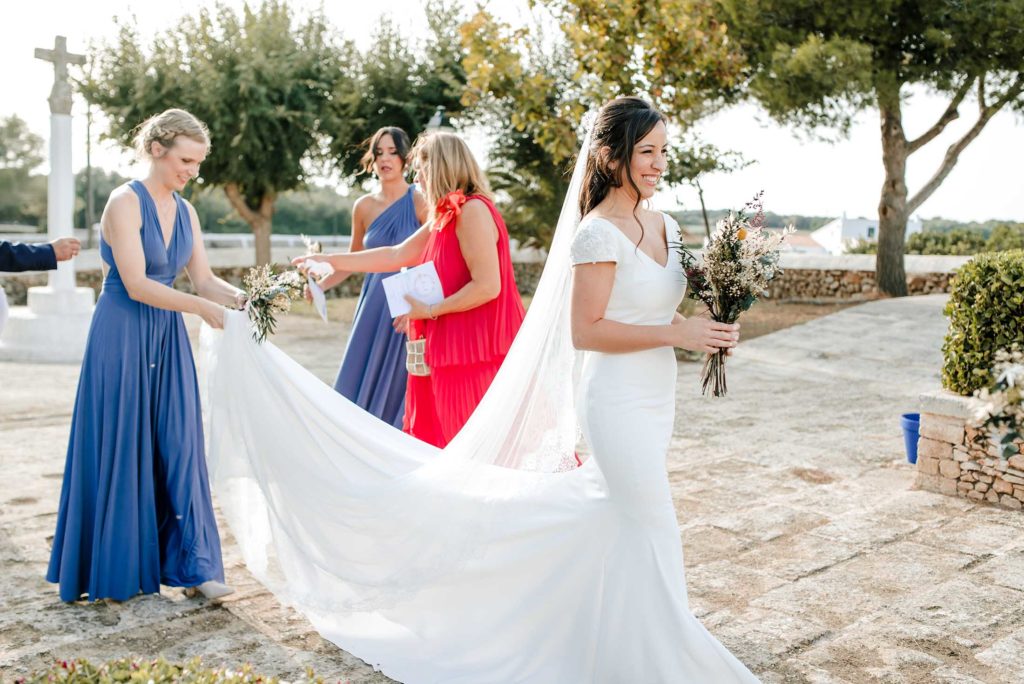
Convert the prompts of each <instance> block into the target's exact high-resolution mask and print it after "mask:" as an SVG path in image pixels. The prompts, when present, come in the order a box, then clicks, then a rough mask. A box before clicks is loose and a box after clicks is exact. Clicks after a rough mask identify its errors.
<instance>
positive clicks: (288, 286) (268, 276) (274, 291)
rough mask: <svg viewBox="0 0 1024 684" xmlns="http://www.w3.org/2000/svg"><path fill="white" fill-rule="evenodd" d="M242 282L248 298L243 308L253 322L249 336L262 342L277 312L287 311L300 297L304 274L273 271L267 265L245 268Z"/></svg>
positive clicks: (274, 323)
mask: <svg viewBox="0 0 1024 684" xmlns="http://www.w3.org/2000/svg"><path fill="white" fill-rule="evenodd" d="M242 284H243V289H244V290H245V294H246V297H248V298H249V303H248V304H247V305H246V307H245V310H246V311H247V312H248V314H249V320H251V321H252V323H253V330H252V337H253V339H254V340H256V341H257V342H259V343H262V342H264V341H266V339H267V335H269V334H271V333H273V332H274V328H276V327H277V316H278V314H283V313H288V312H289V311H290V310H291V308H292V302H293V301H294V300H296V299H301V298H302V288H303V286H304V285H305V284H306V277H305V276H304V275H302V274H301V273H299V272H298V271H297V270H295V269H291V270H287V271H283V272H281V273H275V272H274V268H273V267H272V266H270V265H269V264H267V265H264V266H256V267H254V268H251V269H249V273H248V274H247V275H246V276H245V278H243V279H242Z"/></svg>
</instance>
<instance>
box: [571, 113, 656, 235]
mask: <svg viewBox="0 0 1024 684" xmlns="http://www.w3.org/2000/svg"><path fill="white" fill-rule="evenodd" d="M659 121H662V122H666V119H665V115H664V114H662V113H661V112H659V111H658V110H657V109H655V108H654V106H653V105H652V104H651V103H650V102H648V101H647V100H644V99H643V98H639V97H617V98H615V99H614V100H612V101H610V102H607V103H605V104H604V106H603V107H601V109H599V110H598V112H597V119H596V120H595V121H594V129H593V132H592V133H591V136H590V149H589V150H581V152H582V153H584V154H586V155H587V167H586V169H585V170H584V172H583V187H582V188H581V189H580V216H586V215H587V214H589V213H590V212H591V211H593V210H594V207H596V206H597V205H598V204H600V203H601V200H603V199H604V198H605V197H607V196H608V192H609V191H610V190H611V189H612V188H620V187H622V186H623V185H624V183H625V182H628V183H629V185H630V187H632V188H633V191H634V192H635V193H636V204H635V205H634V206H633V217H634V218H636V210H637V209H638V208H639V207H640V188H639V186H637V184H636V181H635V180H633V174H632V173H630V171H629V164H630V162H631V161H632V159H633V148H634V147H635V146H636V144H637V143H638V142H640V140H642V139H643V137H644V136H645V135H647V134H648V133H650V132H651V129H652V128H654V127H655V126H657V125H658V122H659ZM666 123H667V122H666ZM613 167H614V168H613ZM637 223H640V240H643V230H644V226H643V223H641V222H640V219H637ZM637 244H639V242H638V243H637Z"/></svg>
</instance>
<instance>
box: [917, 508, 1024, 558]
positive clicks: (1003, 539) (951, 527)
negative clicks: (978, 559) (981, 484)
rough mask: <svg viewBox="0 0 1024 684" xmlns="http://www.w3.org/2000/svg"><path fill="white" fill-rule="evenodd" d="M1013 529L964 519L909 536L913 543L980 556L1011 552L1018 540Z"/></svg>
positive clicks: (974, 518)
mask: <svg viewBox="0 0 1024 684" xmlns="http://www.w3.org/2000/svg"><path fill="white" fill-rule="evenodd" d="M1020 536H1021V535H1020V530H1019V529H1018V528H1016V527H1011V526H1009V525H1004V524H1001V523H997V522H985V521H981V520H978V519H977V517H976V516H973V515H968V516H963V517H960V518H954V519H952V520H949V521H947V522H945V523H944V524H942V525H940V526H938V527H927V528H924V529H921V530H920V531H918V532H917V533H916V534H914V535H913V537H912V539H913V541H915V542H917V543H919V544H927V545H929V546H934V547H936V548H940V549H953V550H956V551H960V552H962V553H969V554H971V555H974V556H984V555H990V554H993V553H998V552H1000V551H1002V550H1005V549H1009V548H1012V547H1013V546H1014V545H1016V544H1017V543H1018V541H1019V539H1020Z"/></svg>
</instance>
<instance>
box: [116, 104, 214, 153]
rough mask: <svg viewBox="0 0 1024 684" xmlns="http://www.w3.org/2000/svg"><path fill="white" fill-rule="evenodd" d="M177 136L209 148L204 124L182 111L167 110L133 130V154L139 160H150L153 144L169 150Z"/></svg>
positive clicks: (208, 138)
mask: <svg viewBox="0 0 1024 684" xmlns="http://www.w3.org/2000/svg"><path fill="white" fill-rule="evenodd" d="M179 135H183V136H185V137H186V138H190V139H192V140H195V141H196V142H199V143H203V144H205V145H206V147H207V149H209V147H210V131H209V130H208V129H207V128H206V124H204V123H203V122H202V121H200V120H199V119H197V118H196V117H195V116H193V115H192V114H189V113H188V112H186V111H185V110H184V109H168V110H165V111H163V112H160V113H159V114H155V115H153V116H151V117H149V118H148V119H146V120H145V121H143V122H142V123H141V124H139V127H138V128H136V129H135V138H134V143H135V152H136V154H138V155H139V157H140V158H141V159H148V158H152V156H153V143H155V142H157V143H160V144H161V145H163V146H164V147H166V148H170V147H171V146H172V145H174V140H175V138H177V137H178V136H179Z"/></svg>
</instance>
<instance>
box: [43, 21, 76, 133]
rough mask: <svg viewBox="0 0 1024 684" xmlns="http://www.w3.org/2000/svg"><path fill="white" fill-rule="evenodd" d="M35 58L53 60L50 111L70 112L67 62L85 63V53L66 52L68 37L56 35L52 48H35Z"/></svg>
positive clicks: (53, 112)
mask: <svg viewBox="0 0 1024 684" xmlns="http://www.w3.org/2000/svg"><path fill="white" fill-rule="evenodd" d="M36 59H43V60H46V61H47V62H53V90H51V91H50V113H51V114H70V113H71V84H70V83H68V64H85V55H76V54H74V53H71V52H68V39H67V38H65V37H64V36H57V37H56V38H55V39H54V41H53V49H52V50H46V49H43V48H36Z"/></svg>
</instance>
